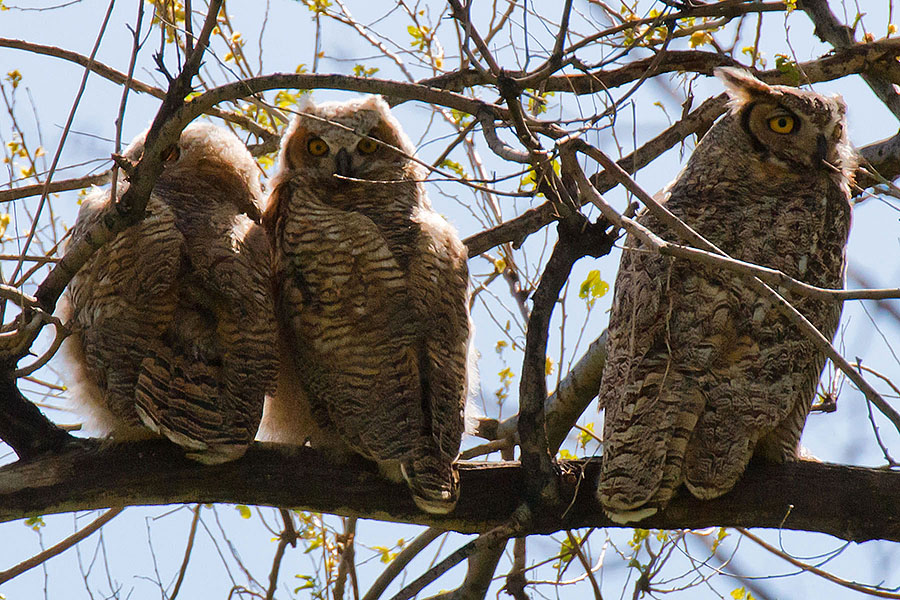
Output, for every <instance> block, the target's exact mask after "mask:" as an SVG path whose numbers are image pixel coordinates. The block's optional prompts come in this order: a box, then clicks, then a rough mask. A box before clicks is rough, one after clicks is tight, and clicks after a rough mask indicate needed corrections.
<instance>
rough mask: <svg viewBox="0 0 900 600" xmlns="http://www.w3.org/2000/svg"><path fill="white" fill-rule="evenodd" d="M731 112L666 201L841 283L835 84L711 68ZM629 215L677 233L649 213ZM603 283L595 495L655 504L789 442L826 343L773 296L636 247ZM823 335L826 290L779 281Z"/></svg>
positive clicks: (627, 515)
mask: <svg viewBox="0 0 900 600" xmlns="http://www.w3.org/2000/svg"><path fill="white" fill-rule="evenodd" d="M717 75H718V76H719V77H720V78H721V79H722V80H723V81H724V82H725V85H726V86H727V88H728V91H729V94H730V96H731V98H732V100H731V105H730V111H729V113H728V114H727V115H726V116H724V117H723V118H722V119H721V120H720V121H718V122H717V123H716V124H715V125H714V126H713V127H712V128H711V129H710V131H709V132H708V133H707V134H706V136H705V137H704V138H703V139H702V140H701V141H700V143H699V144H698V145H697V148H696V150H695V151H694V154H693V155H692V156H691V158H690V160H689V161H688V164H687V166H686V167H685V168H684V170H683V171H682V172H681V174H680V175H679V176H678V178H677V179H676V180H675V181H674V182H673V183H672V184H671V185H670V187H669V189H668V193H667V199H666V202H665V206H666V207H667V208H668V209H669V210H670V211H671V212H672V213H673V214H674V215H675V216H677V217H678V218H680V219H682V220H683V221H684V222H685V223H687V224H688V225H689V226H691V227H692V228H693V229H694V230H696V231H697V232H698V233H700V234H701V235H702V236H704V237H705V238H706V239H707V240H709V241H710V242H712V243H713V244H715V245H716V246H718V247H719V248H720V249H722V250H724V251H725V252H726V253H727V254H729V255H730V256H731V257H733V258H736V259H739V260H742V261H746V262H750V263H756V264H760V265H764V266H767V267H771V268H774V269H778V270H780V271H782V272H784V273H786V274H787V275H789V276H791V277H794V278H796V279H800V280H802V281H805V282H807V283H810V284H812V285H815V286H820V287H824V288H840V287H842V286H843V271H844V248H845V244H846V241H847V235H848V232H849V227H850V203H849V198H850V195H849V180H850V177H851V175H850V173H852V168H853V159H852V156H853V151H852V148H851V147H850V145H849V143H848V141H847V137H846V132H845V117H844V113H845V105H844V103H843V101H842V100H841V99H840V98H839V97H825V96H822V95H819V94H816V93H813V92H809V91H803V90H798V89H794V88H789V87H782V86H768V85H766V84H764V83H762V82H761V81H759V80H757V79H755V78H753V77H752V76H750V75H749V74H747V73H745V72H743V71H739V70H736V69H720V70H719V72H718V73H717ZM638 220H639V222H640V223H642V224H643V225H644V226H646V227H648V228H649V229H651V230H653V231H655V232H658V233H660V234H662V235H663V237H666V238H668V239H676V238H674V236H673V235H672V233H671V232H669V231H667V229H666V228H665V227H663V226H662V225H661V224H660V223H659V221H658V220H657V219H656V218H654V217H653V216H652V215H650V214H649V213H644V214H643V215H642V216H640V217H639V219H638ZM624 246H625V250H624V252H623V254H622V262H621V265H620V267H619V274H618V276H617V278H616V284H615V299H614V302H613V309H612V313H611V314H610V325H609V356H608V359H607V363H606V367H605V370H604V373H603V381H602V384H601V388H600V402H601V404H602V405H603V406H605V408H606V422H605V425H604V459H603V469H602V474H601V481H600V486H599V492H598V495H599V499H600V501H601V503H602V504H603V507H604V509H605V510H606V511H607V513H608V514H610V516H611V517H613V518H614V519H616V520H619V521H623V522H624V521H628V520H635V519H640V518H643V517H645V516H649V515H650V514H653V513H654V512H656V511H657V510H659V509H660V508H662V507H664V506H665V505H666V503H667V502H668V501H669V499H670V498H671V496H672V495H673V493H674V491H675V489H676V488H677V487H678V486H679V485H681V483H685V484H686V486H687V488H688V490H690V492H691V493H692V494H693V495H695V496H697V497H699V498H704V499H708V498H714V497H717V496H720V495H722V494H724V493H725V492H727V491H729V490H730V489H731V488H732V487H733V486H734V484H735V483H736V481H737V480H738V479H739V478H740V476H741V475H742V474H743V472H744V469H745V468H746V465H747V463H748V461H749V460H750V458H751V456H753V455H754V454H756V455H759V456H762V457H763V458H766V459H769V460H774V461H783V460H791V459H793V458H795V457H796V455H797V454H796V453H797V448H798V442H799V439H800V434H801V431H802V429H803V424H804V422H805V420H806V416H807V414H808V412H809V408H810V405H811V403H812V401H813V399H814V397H815V392H816V387H817V383H818V380H819V377H820V374H821V372H822V369H823V367H824V365H825V354H824V353H823V352H822V351H820V350H818V349H817V348H816V346H815V344H814V343H813V341H812V340H811V339H809V338H808V337H807V336H806V335H805V334H803V333H802V332H801V331H799V329H798V328H797V327H796V326H794V325H792V324H791V323H789V322H788V320H787V318H786V317H785V316H783V315H782V314H781V313H780V312H779V311H778V309H777V308H776V307H775V305H774V304H773V302H772V301H770V300H769V299H766V298H763V297H761V296H760V295H759V294H758V293H756V292H755V291H753V289H752V288H751V286H750V285H749V284H748V282H747V281H745V280H743V279H741V278H740V277H738V276H736V275H733V274H731V273H729V272H727V271H725V270H719V269H713V268H710V267H707V266H701V265H699V264H697V263H693V262H688V261H682V260H673V259H671V258H667V257H663V256H659V255H657V254H654V253H651V252H648V251H646V250H642V248H641V244H640V242H638V241H637V240H636V239H635V238H633V237H631V236H629V237H628V238H627V239H626V240H625V244H624ZM784 296H785V298H786V299H787V300H788V301H790V302H791V303H792V304H793V305H794V306H795V307H796V308H797V309H798V310H799V311H800V312H801V313H803V314H804V315H805V316H806V317H807V318H808V319H809V320H810V321H811V322H812V323H813V324H814V325H815V326H816V327H817V328H818V329H819V330H820V331H821V332H822V333H823V334H824V335H825V336H826V337H828V338H829V339H830V338H831V337H833V336H834V334H835V332H836V330H837V327H838V323H839V320H840V314H841V303H840V302H839V301H828V300H821V299H812V298H808V297H802V296H799V295H794V294H787V293H785V294H784Z"/></svg>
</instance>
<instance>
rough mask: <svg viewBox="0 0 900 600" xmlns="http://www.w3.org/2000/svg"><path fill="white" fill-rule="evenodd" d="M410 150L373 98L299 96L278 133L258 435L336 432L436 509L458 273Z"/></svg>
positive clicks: (463, 295)
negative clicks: (269, 369) (273, 347)
mask: <svg viewBox="0 0 900 600" xmlns="http://www.w3.org/2000/svg"><path fill="white" fill-rule="evenodd" d="M363 140H367V141H366V142H365V143H363ZM372 141H374V142H375V143H370V142H372ZM413 151H414V150H413V147H412V144H411V143H410V141H409V139H408V138H407V137H406V135H405V134H404V133H403V131H402V129H401V128H400V125H399V123H397V121H396V119H394V118H393V116H391V114H390V112H389V110H388V107H387V104H386V103H385V102H384V101H383V100H382V99H381V98H379V97H376V96H367V97H363V98H359V99H356V100H351V101H349V102H344V103H325V104H321V105H315V104H313V103H312V102H311V101H310V102H307V103H306V104H305V105H304V106H301V110H300V113H299V114H298V116H297V118H296V119H295V120H294V122H293V123H292V124H291V126H290V127H289V128H288V130H287V132H286V133H285V135H284V137H283V139H282V150H281V155H280V157H279V163H280V166H279V173H278V174H277V175H276V177H275V181H274V186H273V193H272V196H271V198H270V202H269V205H268V207H267V209H266V212H265V214H264V216H263V223H264V225H265V227H266V229H267V231H268V233H269V235H270V237H271V240H272V244H273V247H274V250H275V281H276V297H277V300H276V303H277V314H278V321H279V330H280V332H281V336H280V337H281V340H280V345H281V348H282V372H281V374H280V375H279V388H278V392H277V394H276V396H275V398H273V399H271V400H270V401H269V402H268V403H267V405H266V414H265V416H264V418H263V428H262V431H261V434H260V435H261V437H263V438H264V439H269V440H275V441H290V442H294V443H297V442H301V441H303V440H305V439H308V440H309V441H310V443H311V444H313V445H314V446H327V447H329V448H334V446H335V445H336V444H335V441H334V438H335V437H336V436H334V433H335V432H336V433H337V434H338V435H337V437H339V438H340V444H341V445H342V446H343V449H344V450H348V449H349V450H350V451H352V452H355V453H357V454H360V455H362V456H364V457H366V458H368V459H370V460H373V461H375V462H376V463H377V464H378V466H379V468H380V469H381V471H382V472H383V473H384V474H385V475H386V476H388V477H391V478H392V479H394V480H397V481H401V480H405V481H406V482H407V484H408V486H409V488H410V490H411V492H412V495H413V499H414V500H415V501H416V503H417V504H418V506H419V507H420V508H422V509H423V510H426V511H429V512H434V513H446V512H449V511H451V510H452V509H453V507H454V506H455V504H456V500H457V497H458V493H459V492H458V476H457V473H456V471H455V467H454V464H453V463H454V460H455V459H456V456H457V454H458V453H459V445H460V439H461V436H462V433H463V424H464V422H463V413H464V409H465V405H466V399H467V393H468V387H467V382H468V374H467V366H468V353H469V331H470V330H469V315H468V272H467V269H466V253H465V249H464V247H463V245H462V243H461V242H460V241H459V238H458V237H457V235H456V233H455V231H454V230H453V229H452V227H450V225H449V224H447V222H446V221H444V219H442V218H441V217H440V216H439V215H437V213H435V212H434V211H433V210H432V209H431V206H430V204H429V202H428V199H427V198H426V197H425V191H424V188H423V186H422V184H421V182H420V180H421V179H422V173H421V169H420V168H419V167H418V165H416V163H415V162H414V161H412V160H411V159H410V156H411V155H412V153H413ZM329 434H330V435H329Z"/></svg>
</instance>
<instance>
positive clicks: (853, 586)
mask: <svg viewBox="0 0 900 600" xmlns="http://www.w3.org/2000/svg"><path fill="white" fill-rule="evenodd" d="M735 530H737V531H739V532H740V533H741V535H743V536H744V537H746V538H749V539H750V540H752V541H753V542H756V543H757V544H758V545H760V546H762V547H763V548H765V549H766V550H768V551H769V552H771V553H772V554H774V555H775V556H778V557H779V558H782V559H784V560H786V561H787V562H789V563H791V564H792V565H794V566H795V567H797V568H799V569H803V570H804V571H807V572H809V573H812V574H813V575H818V576H819V577H822V578H823V579H827V580H828V581H830V582H832V583H836V584H838V585H839V586H841V587H845V588H847V589H850V590H853V591H855V592H860V593H862V594H866V595H867V596H875V597H876V598H900V594H898V593H896V592H888V591H885V590H879V589H875V588H872V587H869V586H865V585H860V584H858V583H854V582H852V581H847V580H846V579H841V578H840V577H837V576H836V575H832V574H831V573H829V572H827V571H823V570H822V569H819V568H816V567H814V566H812V565H808V564H806V563H804V562H801V561H799V560H797V559H796V558H794V557H793V556H791V555H789V554H787V553H785V552H782V551H781V550H779V549H778V548H776V547H775V546H772V545H771V544H768V543H766V542H765V541H763V540H762V539H761V538H759V537H757V536H755V535H753V534H752V533H750V532H749V531H747V530H746V529H744V528H743V527H735Z"/></svg>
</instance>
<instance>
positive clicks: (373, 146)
mask: <svg viewBox="0 0 900 600" xmlns="http://www.w3.org/2000/svg"><path fill="white" fill-rule="evenodd" d="M356 147H357V149H358V150H359V151H360V152H362V153H363V154H372V153H373V152H375V151H376V150H378V144H377V143H376V142H375V141H374V140H371V139H369V138H363V139H361V140H359V143H358V144H357V145H356Z"/></svg>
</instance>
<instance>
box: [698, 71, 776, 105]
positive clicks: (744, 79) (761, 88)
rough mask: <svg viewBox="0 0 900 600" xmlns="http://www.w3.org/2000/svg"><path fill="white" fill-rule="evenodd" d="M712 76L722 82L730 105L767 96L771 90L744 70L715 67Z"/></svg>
mask: <svg viewBox="0 0 900 600" xmlns="http://www.w3.org/2000/svg"><path fill="white" fill-rule="evenodd" d="M713 75H715V76H716V77H718V78H719V79H721V80H722V83H724V84H725V90H726V91H727V92H728V96H729V97H730V98H731V102H732V103H741V104H742V103H745V102H749V101H751V100H754V99H755V98H758V97H760V96H768V95H770V94H771V93H772V88H771V87H770V86H769V85H768V84H766V83H764V82H762V81H760V80H759V79H757V78H756V77H754V76H753V75H751V74H750V73H749V72H747V71H745V70H744V69H738V68H735V67H717V68H715V69H713Z"/></svg>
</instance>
